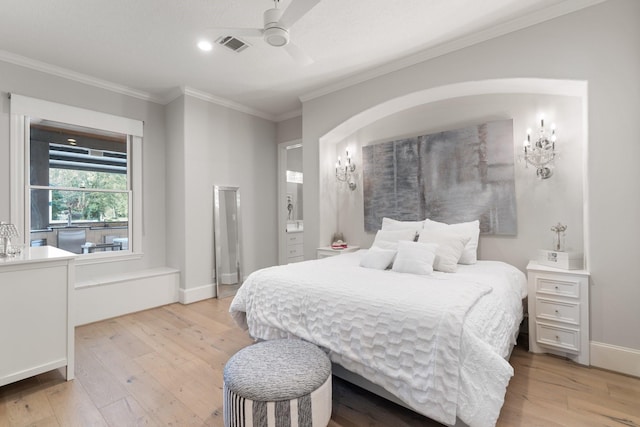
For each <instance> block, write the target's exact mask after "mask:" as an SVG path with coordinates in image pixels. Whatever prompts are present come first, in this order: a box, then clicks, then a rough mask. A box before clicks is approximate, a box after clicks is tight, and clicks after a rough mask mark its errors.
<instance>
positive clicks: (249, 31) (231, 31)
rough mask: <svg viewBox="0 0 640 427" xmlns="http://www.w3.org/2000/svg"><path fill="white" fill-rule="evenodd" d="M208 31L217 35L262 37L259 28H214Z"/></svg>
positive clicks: (261, 30)
mask: <svg viewBox="0 0 640 427" xmlns="http://www.w3.org/2000/svg"><path fill="white" fill-rule="evenodd" d="M208 32H210V33H213V34H216V35H218V36H238V37H262V36H263V33H264V30H263V29H261V28H214V29H211V30H208Z"/></svg>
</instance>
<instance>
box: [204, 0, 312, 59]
mask: <svg viewBox="0 0 640 427" xmlns="http://www.w3.org/2000/svg"><path fill="white" fill-rule="evenodd" d="M278 3H280V0H274V7H273V8H272V9H267V10H266V11H265V12H264V28H217V29H215V32H216V33H220V32H225V35H226V36H237V37H261V38H262V39H264V41H265V42H267V43H268V44H269V45H271V46H274V47H282V48H284V49H285V50H286V51H287V53H289V55H291V57H293V59H294V60H296V62H298V63H300V64H303V65H308V64H311V63H312V62H313V59H311V57H309V56H308V55H307V54H306V53H305V52H303V51H302V49H300V48H299V47H298V46H297V45H296V44H295V43H292V42H291V41H290V39H289V29H290V28H291V27H292V26H293V25H294V24H295V23H296V22H297V21H298V20H299V19H300V18H302V17H303V16H304V15H305V14H306V13H307V12H309V11H310V10H311V9H313V7H315V6H316V5H317V4H318V3H320V0H292V1H291V3H290V4H289V7H287V9H286V10H284V11H283V10H282V9H278Z"/></svg>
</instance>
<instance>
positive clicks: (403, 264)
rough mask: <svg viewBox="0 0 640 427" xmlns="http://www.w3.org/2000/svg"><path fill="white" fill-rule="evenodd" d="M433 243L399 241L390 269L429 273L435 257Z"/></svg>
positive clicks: (431, 271) (435, 246) (402, 271)
mask: <svg viewBox="0 0 640 427" xmlns="http://www.w3.org/2000/svg"><path fill="white" fill-rule="evenodd" d="M437 247H438V245H436V244H435V243H419V242H410V241H401V242H399V243H398V253H397V254H396V260H395V261H394V262H393V267H392V270H393V271H395V272H398V273H411V274H423V275H424V274H431V273H433V261H434V259H435V257H436V249H437Z"/></svg>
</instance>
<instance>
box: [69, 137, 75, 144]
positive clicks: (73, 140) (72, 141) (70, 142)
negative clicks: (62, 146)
mask: <svg viewBox="0 0 640 427" xmlns="http://www.w3.org/2000/svg"><path fill="white" fill-rule="evenodd" d="M67 142H68V143H69V145H76V140H75V139H73V138H67Z"/></svg>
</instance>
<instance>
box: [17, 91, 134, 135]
mask: <svg viewBox="0 0 640 427" xmlns="http://www.w3.org/2000/svg"><path fill="white" fill-rule="evenodd" d="M10 97H11V114H16V115H21V116H29V117H37V118H39V119H46V120H52V121H55V122H61V123H70V124H73V125H77V126H83V127H88V128H92V129H100V130H106V131H110V132H117V133H122V134H125V135H133V136H140V137H141V136H142V133H143V122H142V121H141V120H135V119H130V118H128V117H121V116H115V115H113V114H107V113H101V112H99V111H93V110H87V109H86V108H79V107H73V106H71V105H65V104H59V103H57V102H51V101H45V100H43V99H37V98H30V97H28V96H23V95H18V94H14V93H12V94H11V95H10Z"/></svg>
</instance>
